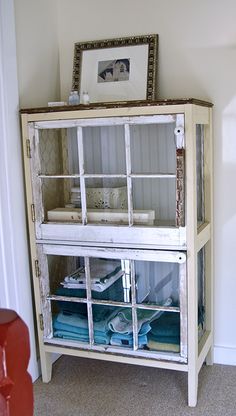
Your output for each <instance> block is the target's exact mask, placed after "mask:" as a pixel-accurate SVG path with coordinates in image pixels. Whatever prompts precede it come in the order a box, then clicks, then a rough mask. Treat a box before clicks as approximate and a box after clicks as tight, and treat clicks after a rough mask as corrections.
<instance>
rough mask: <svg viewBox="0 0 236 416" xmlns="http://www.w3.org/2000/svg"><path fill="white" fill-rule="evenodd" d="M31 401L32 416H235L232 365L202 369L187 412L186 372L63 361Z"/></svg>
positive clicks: (36, 386)
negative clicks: (193, 405) (193, 403)
mask: <svg viewBox="0 0 236 416" xmlns="http://www.w3.org/2000/svg"><path fill="white" fill-rule="evenodd" d="M34 400H35V413H34V416H49V415H50V416H108V415H109V416H155V415H157V416H171V415H173V416H185V415H188V416H192V415H194V416H236V366H235V367H233V366H223V365H213V366H212V367H211V366H210V367H209V366H208V367H206V366H203V368H202V370H201V371H200V374H199V394H198V405H197V407H196V408H189V407H188V406H187V374H185V373H182V372H176V371H171V370H161V369H155V368H147V367H139V366H132V365H127V364H116V363H110V362H104V361H98V360H88V359H81V358H77V357H69V356H64V357H61V358H60V359H59V360H58V361H57V362H56V363H55V364H54V366H53V377H52V381H51V382H50V383H49V384H44V383H42V381H41V379H39V380H37V381H36V383H35V384H34Z"/></svg>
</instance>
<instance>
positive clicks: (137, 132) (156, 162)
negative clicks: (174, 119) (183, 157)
mask: <svg viewBox="0 0 236 416" xmlns="http://www.w3.org/2000/svg"><path fill="white" fill-rule="evenodd" d="M174 128H175V123H170V124H153V125H140V126H137V125H136V126H131V127H130V139H131V140H130V144H131V169H132V173H146V174H148V173H152V174H155V173H172V174H175V170H176V146H175V136H174Z"/></svg>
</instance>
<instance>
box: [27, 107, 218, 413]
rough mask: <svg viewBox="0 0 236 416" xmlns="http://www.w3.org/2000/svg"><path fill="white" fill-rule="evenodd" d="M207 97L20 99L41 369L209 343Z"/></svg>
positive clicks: (134, 358) (158, 356)
mask: <svg viewBox="0 0 236 416" xmlns="http://www.w3.org/2000/svg"><path fill="white" fill-rule="evenodd" d="M211 107H212V105H211V104H209V103H206V102H201V101H197V100H194V99H190V100H178V101H176V100H175V101H171V100H169V101H164V102H161V101H157V102H153V103H147V102H131V103H130V106H128V105H127V104H123V105H122V104H117V105H116V106H115V107H114V106H112V105H111V104H110V105H109V104H108V105H104V106H99V107H98V106H97V105H90V106H82V105H80V106H77V107H73V108H69V107H63V108H50V109H49V108H47V109H45V108H44V109H29V110H22V111H21V114H22V137H23V148H24V161H25V178H26V192H27V204H28V220H29V235H30V247H31V259H32V267H33V282H34V290H35V302H36V311H37V320H38V332H39V346H40V356H41V364H42V374H43V380H44V381H45V382H47V381H50V379H51V367H52V365H51V354H52V353H61V354H72V355H77V356H81V357H83V356H84V357H91V358H97V359H105V360H110V361H119V362H126V363H133V364H140V365H146V366H155V367H161V368H168V369H175V370H180V371H186V372H187V373H188V381H189V383H188V387H189V388H188V391H189V393H188V397H189V405H190V406H195V405H196V401H197V379H198V372H199V370H200V368H201V366H202V364H203V362H204V361H205V360H206V359H207V361H208V362H209V363H210V362H211V349H212V241H211V235H212V224H211V221H212V183H211V177H212V162H211V154H212V143H211Z"/></svg>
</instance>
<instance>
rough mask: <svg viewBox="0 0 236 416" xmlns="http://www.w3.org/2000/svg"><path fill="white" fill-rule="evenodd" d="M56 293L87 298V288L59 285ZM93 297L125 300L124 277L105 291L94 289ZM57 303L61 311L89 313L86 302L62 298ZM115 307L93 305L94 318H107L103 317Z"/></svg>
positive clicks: (97, 319) (96, 319)
mask: <svg viewBox="0 0 236 416" xmlns="http://www.w3.org/2000/svg"><path fill="white" fill-rule="evenodd" d="M55 294H56V295H58V296H68V297H78V298H86V290H85V289H67V288H64V287H59V288H57V289H56V291H55ZM92 298H93V299H99V300H113V301H118V302H122V301H123V300H124V291H123V285H122V279H119V280H117V281H116V282H115V283H114V284H113V285H112V286H110V287H109V288H108V289H106V290H104V292H96V291H92ZM57 305H58V307H59V309H60V310H61V311H68V312H72V313H79V314H82V315H87V305H86V304H85V303H78V302H66V301H61V300H60V301H57ZM114 309H117V307H116V308H114V307H107V306H102V305H93V316H94V320H95V321H99V320H102V319H105V318H103V316H105V315H107V314H111V312H112V311H113V310H114Z"/></svg>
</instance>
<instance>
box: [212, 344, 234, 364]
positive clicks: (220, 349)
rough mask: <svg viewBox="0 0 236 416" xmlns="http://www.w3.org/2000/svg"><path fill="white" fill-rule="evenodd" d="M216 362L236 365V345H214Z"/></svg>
mask: <svg viewBox="0 0 236 416" xmlns="http://www.w3.org/2000/svg"><path fill="white" fill-rule="evenodd" d="M214 363H215V364H225V365H236V347H225V346H222V345H215V346H214Z"/></svg>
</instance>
